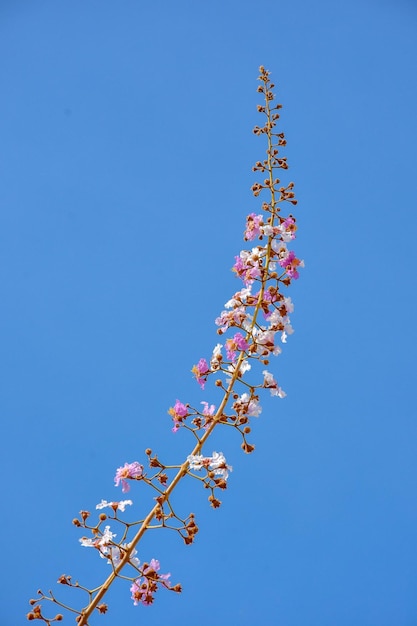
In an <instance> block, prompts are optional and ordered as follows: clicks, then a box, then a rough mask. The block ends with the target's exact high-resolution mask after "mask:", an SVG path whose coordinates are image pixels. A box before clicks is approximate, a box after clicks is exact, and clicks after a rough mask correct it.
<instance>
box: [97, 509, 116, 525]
mask: <svg viewBox="0 0 417 626" xmlns="http://www.w3.org/2000/svg"><path fill="white" fill-rule="evenodd" d="M116 509H117V507H116ZM106 519H107V515H106V514H105V513H100V515H99V520H100V522H104V520H106Z"/></svg>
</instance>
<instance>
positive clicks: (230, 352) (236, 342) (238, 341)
mask: <svg viewBox="0 0 417 626" xmlns="http://www.w3.org/2000/svg"><path fill="white" fill-rule="evenodd" d="M225 348H226V354H227V358H228V359H230V360H231V361H233V360H234V359H235V356H236V350H240V351H244V350H247V349H248V348H249V344H248V342H247V341H246V339H245V338H244V336H243V335H242V333H236V334H235V335H234V337H233V339H228V340H227V341H226V344H225Z"/></svg>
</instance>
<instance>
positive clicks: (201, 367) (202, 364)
mask: <svg viewBox="0 0 417 626" xmlns="http://www.w3.org/2000/svg"><path fill="white" fill-rule="evenodd" d="M191 371H192V373H193V374H194V376H195V377H196V379H197V382H198V384H199V385H200V387H201V389H204V385H205V384H206V380H207V376H205V375H206V374H208V373H209V371H210V370H209V366H208V364H207V361H206V359H200V360H199V362H198V363H197V365H194V367H193V369H192V370H191ZM203 376H205V378H203Z"/></svg>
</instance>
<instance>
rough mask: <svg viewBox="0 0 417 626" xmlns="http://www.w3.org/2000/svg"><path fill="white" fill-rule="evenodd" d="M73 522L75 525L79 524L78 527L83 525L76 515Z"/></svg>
mask: <svg viewBox="0 0 417 626" xmlns="http://www.w3.org/2000/svg"><path fill="white" fill-rule="evenodd" d="M72 523H73V524H74V526H77V528H79V527H80V526H81V522H80V520H79V519H77V518H76V517H74V519H73V520H72Z"/></svg>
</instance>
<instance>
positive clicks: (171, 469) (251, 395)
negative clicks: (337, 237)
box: [27, 66, 304, 626]
mask: <svg viewBox="0 0 417 626" xmlns="http://www.w3.org/2000/svg"><path fill="white" fill-rule="evenodd" d="M259 81H260V83H261V84H260V85H259V87H258V92H259V93H261V94H262V95H263V97H264V103H263V104H262V105H258V107H257V108H258V112H259V113H260V114H262V115H263V119H264V124H263V126H255V128H254V133H255V134H256V135H259V136H260V135H265V136H266V139H267V149H266V159H265V160H263V161H257V162H256V164H255V166H254V167H253V171H255V172H260V173H262V174H264V175H265V178H264V180H263V182H256V183H254V185H252V192H253V195H254V196H255V197H257V196H259V195H260V194H261V193H262V192H264V191H267V192H268V194H269V198H268V201H264V202H263V204H262V213H260V214H255V213H251V214H250V215H248V217H247V220H246V228H245V232H244V239H245V241H253V240H254V239H258V241H259V243H258V245H256V246H255V247H253V248H252V249H251V250H242V251H241V252H240V254H239V256H236V257H235V263H234V266H233V268H232V269H233V271H234V272H235V274H236V276H237V277H238V278H240V279H241V280H242V282H243V286H242V288H241V289H240V291H238V292H237V293H235V294H234V296H233V297H232V298H231V299H230V300H229V301H228V302H226V304H225V310H224V311H222V312H221V314H220V316H219V317H218V318H217V319H216V325H217V326H218V330H217V332H218V335H220V336H222V335H225V334H226V333H227V334H228V335H227V338H226V339H225V342H224V345H223V344H220V343H218V344H217V345H216V346H215V347H214V350H213V353H212V356H211V358H210V359H209V361H207V360H206V359H205V358H201V359H200V360H199V361H198V363H197V364H196V365H194V367H193V368H192V372H193V374H194V376H195V378H196V380H197V382H198V384H199V385H200V387H201V389H202V390H204V389H205V385H206V384H207V382H208V381H209V379H211V377H212V376H213V375H214V376H215V382H214V384H215V386H216V387H217V388H218V389H219V390H221V391H222V397H221V401H220V404H219V406H218V407H217V408H216V406H215V405H214V404H210V405H209V403H208V402H206V401H203V402H201V404H202V405H203V408H202V409H198V408H195V407H193V406H191V405H190V404H188V403H186V404H184V403H182V402H181V401H180V400H176V402H175V404H174V406H173V407H171V408H170V409H169V411H168V413H169V415H170V416H171V418H172V420H173V428H172V430H173V432H174V433H177V432H178V430H180V429H182V430H186V431H188V432H191V433H192V435H193V437H194V440H195V445H194V448H193V449H192V451H191V452H190V454H189V455H188V456H187V458H186V460H185V461H183V462H182V463H181V464H179V465H166V464H164V463H162V462H161V461H160V459H158V457H157V456H156V455H153V453H152V451H151V450H150V449H147V450H146V451H145V454H146V456H147V464H148V466H149V473H147V472H146V471H145V467H144V466H143V465H142V464H141V463H139V462H138V461H134V462H133V463H125V465H124V466H123V467H120V468H118V469H117V471H116V475H115V485H116V487H117V486H119V485H120V486H121V488H122V492H123V493H126V492H127V491H129V489H130V483H131V482H132V481H136V482H137V481H141V482H142V483H144V484H146V485H147V486H148V487H150V488H151V489H152V490H153V491H154V493H156V495H155V496H154V501H155V504H154V505H153V507H152V508H151V510H150V511H149V513H148V514H147V515H146V516H145V517H144V518H142V519H139V520H136V521H135V522H126V521H124V520H123V519H121V517H120V515H119V512H120V513H124V511H125V509H126V507H127V506H131V505H132V500H122V501H119V502H107V501H106V500H102V501H101V502H100V503H99V504H98V505H97V506H96V509H98V510H99V511H101V513H99V518H98V522H97V523H96V524H94V525H90V524H89V521H88V520H89V518H90V513H89V512H88V511H81V513H80V517H79V518H76V519H74V520H73V524H74V525H75V526H77V527H79V528H83V529H86V530H88V531H89V532H90V533H91V536H90V537H82V538H81V539H80V543H81V545H82V546H83V547H90V548H94V549H95V550H97V551H98V552H99V555H100V557H101V558H103V559H104V560H106V561H107V563H109V564H110V566H111V572H110V573H109V575H108V577H107V578H106V580H105V581H104V582H103V583H102V584H101V585H99V586H98V587H96V588H94V589H87V588H86V587H82V586H81V585H80V584H79V583H78V582H75V583H73V582H72V579H71V576H66V575H62V576H61V577H60V578H59V579H58V583H60V584H62V585H66V586H68V587H75V588H77V589H79V590H81V591H82V592H83V593H84V594H86V595H87V598H86V600H87V604H86V605H85V606H84V608H82V609H75V608H72V607H70V606H67V605H66V604H64V603H62V602H61V601H59V600H57V599H56V597H55V595H54V594H53V593H52V592H51V591H49V593H48V594H44V593H43V592H42V591H41V590H39V591H38V598H37V599H34V600H30V604H31V605H32V610H31V612H30V613H28V615H27V618H28V619H29V620H34V619H39V620H41V621H43V622H44V623H45V624H47V625H48V626H50V624H52V623H53V622H57V621H61V620H62V619H63V615H62V614H61V613H58V614H57V615H55V616H54V617H49V618H48V617H45V616H44V615H43V613H42V606H41V601H50V602H52V603H54V604H56V605H57V606H58V607H60V609H62V610H65V611H67V612H70V613H73V614H75V615H76V622H77V624H78V626H87V625H88V624H89V621H88V620H89V618H90V617H91V615H92V614H93V612H94V611H95V610H97V611H98V612H99V613H105V612H106V611H107V608H108V607H107V605H106V604H105V603H104V602H103V598H104V597H105V595H106V593H107V591H108V590H109V588H110V586H111V585H112V584H113V582H114V581H115V579H116V578H121V579H124V580H127V581H129V582H130V583H131V587H130V591H131V598H132V600H133V602H134V604H135V605H137V604H144V605H149V604H152V603H153V601H154V596H155V593H156V592H157V590H158V589H159V588H161V587H162V588H165V589H168V590H170V591H174V592H177V593H179V592H181V586H180V585H179V584H176V585H174V586H171V584H170V582H169V578H170V574H161V573H159V570H160V564H159V561H157V560H156V559H154V558H152V559H151V560H150V561H149V562H145V563H143V564H142V565H141V563H140V561H139V559H138V558H137V556H136V554H137V551H136V546H137V545H138V544H139V542H140V540H141V539H142V537H143V535H144V534H145V532H146V531H147V530H151V529H156V528H167V529H170V530H174V531H175V532H178V534H179V535H180V536H181V538H182V539H183V541H184V542H185V543H186V544H191V543H192V542H193V540H194V537H195V535H196V534H197V532H198V526H197V524H196V521H195V516H194V514H193V513H190V514H189V515H187V516H186V517H185V518H184V517H181V516H179V515H177V513H176V512H175V510H174V506H173V504H172V501H171V496H172V494H173V492H174V490H175V488H176V486H177V485H178V484H179V483H180V481H182V480H183V479H184V478H185V477H189V478H192V479H194V480H198V481H200V482H201V483H202V484H203V486H204V488H206V489H208V491H209V493H210V495H209V496H208V500H209V502H210V505H211V506H212V507H213V508H218V507H219V506H220V505H221V501H220V500H219V499H218V497H217V493H218V492H217V490H218V489H220V490H224V489H226V487H227V479H228V477H229V473H230V472H231V471H232V468H231V467H230V466H229V465H228V464H227V462H226V458H225V456H224V455H223V453H222V452H216V451H215V452H213V453H212V454H211V455H210V456H207V455H205V454H203V449H204V446H205V444H206V442H207V440H208V439H209V438H210V435H211V434H212V432H213V431H214V429H215V428H217V427H220V426H228V427H232V428H234V429H235V430H236V431H237V432H238V433H239V436H240V437H241V440H242V443H241V447H242V448H243V450H244V451H245V452H247V453H250V452H252V451H253V450H254V448H255V446H254V445H253V444H252V443H249V442H248V441H247V437H248V435H249V434H250V432H251V428H250V425H249V424H250V418H253V417H259V415H260V414H261V411H262V408H261V405H260V401H259V397H260V393H261V391H262V390H263V389H269V391H270V393H271V395H272V396H278V397H279V398H283V397H285V392H284V391H283V390H282V389H281V387H280V386H279V385H278V383H277V381H276V380H275V378H274V376H273V375H272V374H271V373H270V372H269V371H268V370H267V369H263V368H266V367H267V366H268V365H269V359H270V357H271V355H272V356H277V355H278V354H280V352H281V347H280V343H282V344H285V343H286V341H287V337H288V335H290V334H291V333H292V332H293V329H292V326H291V322H290V317H289V314H290V313H292V311H293V305H292V302H291V299H290V298H289V297H286V296H285V295H284V294H283V292H282V290H283V289H286V288H287V287H289V285H290V284H291V282H292V281H293V280H296V279H297V278H298V276H299V273H298V271H299V268H300V267H303V265H304V264H303V261H301V260H299V259H298V258H297V257H296V255H295V253H294V252H293V251H292V250H289V249H288V248H287V244H288V243H290V242H292V240H293V239H295V232H296V229H297V227H296V221H295V218H294V217H293V215H291V214H289V215H287V216H285V217H284V216H282V215H281V208H282V207H281V205H283V204H284V203H290V204H291V205H295V204H296V203H297V201H296V200H295V197H294V192H293V187H294V184H293V183H289V184H288V185H287V186H280V180H279V178H277V177H276V171H277V170H279V169H282V170H286V169H287V168H288V165H287V160H286V158H285V157H280V156H279V150H280V149H281V148H282V147H284V146H285V145H286V141H285V137H284V133H282V132H279V133H278V132H275V130H274V129H275V126H276V122H277V120H278V119H279V113H278V111H279V109H280V108H281V105H280V104H277V105H274V94H273V88H274V85H273V83H272V82H271V80H270V74H269V72H268V71H267V70H265V68H264V67H262V66H261V68H260V75H259ZM264 241H265V243H263V242H264ZM229 335H230V336H229ZM223 349H224V351H225V355H223ZM252 365H253V366H254V372H255V373H256V372H257V373H258V376H259V378H258V382H257V383H253V382H248V381H247V380H245V375H246V373H247V372H248V371H249V370H251V369H252ZM258 370H262V375H261V374H260V371H258ZM104 509H106V510H109V511H108V512H106V513H105V512H104ZM109 521H110V522H111V523H112V524H113V528H114V527H115V526H117V528H118V529H120V531H121V533H120V534H119V540H118V541H117V540H116V539H115V538H116V536H117V533H114V532H113V531H112V530H111V525H110V524H109V523H108V522H109Z"/></svg>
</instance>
